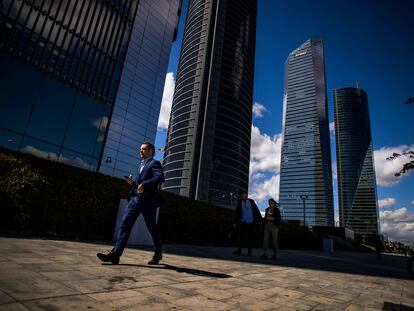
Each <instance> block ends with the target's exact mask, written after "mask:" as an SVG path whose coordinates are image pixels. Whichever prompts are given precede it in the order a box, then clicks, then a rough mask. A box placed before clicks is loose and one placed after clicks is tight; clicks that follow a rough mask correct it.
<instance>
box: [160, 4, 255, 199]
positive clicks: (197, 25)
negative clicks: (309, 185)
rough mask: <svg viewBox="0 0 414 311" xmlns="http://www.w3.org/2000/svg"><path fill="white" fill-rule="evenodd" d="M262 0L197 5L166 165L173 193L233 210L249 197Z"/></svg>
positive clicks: (192, 9)
mask: <svg viewBox="0 0 414 311" xmlns="http://www.w3.org/2000/svg"><path fill="white" fill-rule="evenodd" d="M256 10H257V2H256V0H243V1H240V0H229V1H219V0H217V1H206V0H190V2H189V9H188V15H187V20H186V25H185V30H184V38H183V42H182V47H181V56H180V62H179V69H178V73H177V80H176V86H175V93H174V99H173V105H172V110H171V117H170V124H169V128H168V137H167V144H166V147H167V151H166V153H165V158H164V170H165V177H166V181H165V183H164V184H163V188H164V189H165V190H167V191H170V192H173V193H176V194H179V195H182V196H186V197H190V198H194V199H196V200H203V201H208V202H211V203H214V204H218V205H222V206H233V205H234V204H235V200H233V198H234V195H235V194H236V193H237V192H238V191H239V189H243V190H245V191H247V189H248V180H249V161H250V132H251V118H252V102H253V78H254V57H255V41H256Z"/></svg>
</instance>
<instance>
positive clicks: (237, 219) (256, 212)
mask: <svg viewBox="0 0 414 311" xmlns="http://www.w3.org/2000/svg"><path fill="white" fill-rule="evenodd" d="M248 200H249V201H250V206H251V207H252V210H253V221H254V222H262V214H260V211H259V208H258V207H257V205H256V203H255V202H254V200H252V199H248ZM241 202H242V201H241V200H239V201H238V202H237V205H236V212H235V214H234V221H233V222H234V223H239V222H241V219H242V209H241Z"/></svg>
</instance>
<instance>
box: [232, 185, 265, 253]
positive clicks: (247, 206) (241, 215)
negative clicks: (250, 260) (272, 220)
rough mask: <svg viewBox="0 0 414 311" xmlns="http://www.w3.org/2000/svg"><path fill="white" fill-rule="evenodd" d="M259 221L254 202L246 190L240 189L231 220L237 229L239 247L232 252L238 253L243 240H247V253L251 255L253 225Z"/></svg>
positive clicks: (260, 217)
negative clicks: (232, 219)
mask: <svg viewBox="0 0 414 311" xmlns="http://www.w3.org/2000/svg"><path fill="white" fill-rule="evenodd" d="M261 222H262V215H261V214H260V211H259V209H258V207H257V205H256V203H255V202H254V200H252V199H249V198H248V197H247V192H246V191H241V192H240V199H239V201H238V202H237V206H236V212H235V214H234V221H233V223H234V224H233V226H234V227H235V228H238V229H239V247H238V248H237V250H236V251H235V252H234V253H233V254H235V255H240V254H241V251H242V247H243V244H244V241H245V240H247V249H248V250H247V255H248V256H251V254H252V245H253V230H254V225H255V224H261Z"/></svg>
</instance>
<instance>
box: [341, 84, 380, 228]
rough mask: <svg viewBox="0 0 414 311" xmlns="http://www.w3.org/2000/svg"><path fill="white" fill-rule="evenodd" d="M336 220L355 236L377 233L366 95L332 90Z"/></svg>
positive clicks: (354, 91) (357, 91) (350, 88)
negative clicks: (336, 180)
mask: <svg viewBox="0 0 414 311" xmlns="http://www.w3.org/2000/svg"><path fill="white" fill-rule="evenodd" d="M334 102H335V138H336V157H337V166H338V196H339V221H340V224H341V226H343V227H347V228H350V229H352V230H353V231H354V232H355V234H359V235H362V234H372V233H373V232H375V233H379V228H380V227H379V217H378V207H377V196H376V182H375V170H374V161H373V152H372V139H371V126H370V118H369V109H368V96H367V94H366V93H365V92H364V91H363V90H361V89H358V88H352V87H349V88H339V89H335V90H334Z"/></svg>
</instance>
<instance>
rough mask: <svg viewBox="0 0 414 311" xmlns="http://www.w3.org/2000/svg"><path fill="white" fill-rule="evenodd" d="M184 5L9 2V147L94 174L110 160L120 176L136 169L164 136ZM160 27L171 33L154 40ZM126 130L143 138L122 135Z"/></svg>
mask: <svg viewBox="0 0 414 311" xmlns="http://www.w3.org/2000/svg"><path fill="white" fill-rule="evenodd" d="M179 4H180V3H179V0H171V1H167V0H164V1H157V2H156V3H152V2H151V1H149V0H147V1H138V0H107V1H105V0H102V1H101V0H90V1H69V0H56V1H52V0H42V1H40V0H39V1H27V0H15V1H13V0H3V1H1V2H0V145H1V146H5V147H8V148H11V149H15V150H19V151H21V152H27V153H32V154H34V155H37V156H39V157H44V158H48V159H50V160H54V161H60V162H63V163H67V164H70V165H75V166H79V167H82V168H85V169H89V170H94V171H96V170H99V167H100V166H101V165H100V164H101V163H102V162H103V163H105V162H106V164H108V165H111V167H110V169H106V170H104V172H106V173H108V174H112V175H118V176H121V175H122V174H124V172H128V173H129V172H131V169H130V168H131V167H133V168H134V171H135V169H136V164H137V161H138V159H137V157H138V153H137V148H138V146H139V145H140V143H141V142H142V141H144V139H146V138H149V137H151V138H152V139H153V138H154V137H155V131H156V126H157V121H154V119H155V117H154V116H153V114H154V113H156V114H157V117H156V119H158V112H159V106H160V101H161V96H162V85H163V81H164V80H162V78H164V79H165V71H166V65H167V62H168V56H169V55H168V54H169V47H170V44H171V42H172V40H173V36H174V30H175V26H176V24H177V22H178V15H177V12H178V10H179ZM159 13H160V14H159ZM153 33H156V34H162V35H158V36H155V37H153V38H152V41H151V42H149V41H150V40H147V39H146V37H150V36H152V34H153ZM140 40H141V41H140ZM148 54H149V55H151V56H152V55H156V56H155V57H150V56H148ZM128 60H129V62H128ZM161 60H162V61H161ZM138 63H140V64H138ZM144 67H145V68H146V70H147V71H148V72H152V71H154V72H155V73H156V74H154V75H152V76H151V75H148V74H147V71H146V72H145V73H144V75H145V77H146V78H147V79H148V80H150V81H147V80H145V81H141V80H139V79H140V77H141V76H140V75H139V72H140V71H141V69H142V68H144ZM142 70H143V69H142ZM144 82H145V83H144ZM136 84H140V85H143V86H142V88H140V87H136ZM125 86H126V87H125ZM128 87H129V88H128ZM120 89H124V90H125V89H128V90H129V91H130V93H131V97H132V96H133V97H134V98H131V97H130V98H127V99H125V96H124V94H123V93H120V92H119V90H120ZM133 91H135V93H133ZM149 94H150V95H149ZM154 94H156V95H154ZM144 98H145V99H144ZM141 102H145V104H146V106H145V107H144V106H143V104H142V107H141V106H140V105H141ZM149 102H150V103H149ZM156 105H158V107H157V109H158V110H157V109H155V112H153V113H151V109H152V108H153V107H154V106H156ZM115 108H116V109H115ZM121 108H122V109H124V110H125V109H127V110H128V111H126V110H125V113H124V114H122V113H120V112H119V111H120V109H121ZM133 108H135V110H133ZM134 117H136V118H135V119H134ZM122 118H123V119H122ZM139 118H141V119H144V120H145V121H146V123H144V122H141V119H139ZM109 124H110V126H109ZM133 124H139V125H140V126H142V127H143V128H142V129H141V128H139V127H138V126H135V127H134V126H133ZM108 126H109V128H110V129H112V128H114V130H113V131H110V133H112V134H111V135H108ZM127 130H129V132H127ZM119 132H120V135H119V137H116V138H114V136H115V134H113V133H118V134H119ZM148 133H149V134H151V135H152V136H151V135H147V134H148ZM140 135H141V136H140ZM146 135H147V136H146ZM107 136H110V137H111V139H112V141H110V143H112V142H113V141H116V142H117V143H118V144H117V146H116V147H115V146H114V145H113V144H109V142H108V141H107V140H106V138H107ZM127 136H132V137H139V139H137V140H130V141H126V140H124V141H122V139H123V138H125V137H127ZM116 139H118V140H116ZM104 145H108V147H109V146H110V147H111V148H112V150H111V151H108V152H105V153H104V152H103V150H104ZM127 147H128V148H131V149H132V150H133V151H134V152H133V159H132V156H131V157H130V158H128V157H127V156H128V155H132V152H131V150H129V149H128V148H127ZM105 148H106V147H105ZM105 150H107V148H106V149H105ZM108 150H109V149H108ZM103 155H104V158H103ZM102 159H103V161H102ZM118 160H119V161H118ZM121 161H123V163H124V164H125V163H126V164H129V166H128V165H127V167H126V168H125V167H124V166H121V165H119V166H118V163H121ZM121 164H122V163H121ZM134 171H133V172H134Z"/></svg>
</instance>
